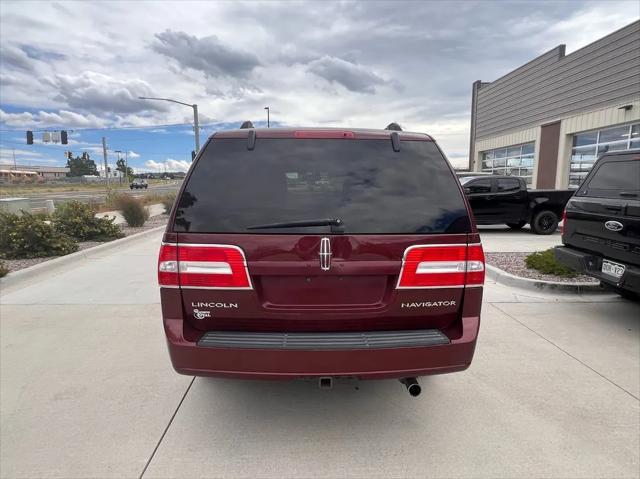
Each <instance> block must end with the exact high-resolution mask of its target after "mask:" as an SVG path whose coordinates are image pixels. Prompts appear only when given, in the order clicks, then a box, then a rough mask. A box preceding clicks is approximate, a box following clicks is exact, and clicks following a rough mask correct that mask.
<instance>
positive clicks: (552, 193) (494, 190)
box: [460, 175, 575, 235]
mask: <svg viewBox="0 0 640 479" xmlns="http://www.w3.org/2000/svg"><path fill="white" fill-rule="evenodd" d="M460 183H461V184H462V187H463V188H464V192H465V194H466V195H467V198H468V199H469V203H470V204H471V209H472V210H473V214H474V216H475V217H476V223H477V224H479V225H496V224H506V225H507V226H509V227H510V228H512V229H520V228H522V227H523V226H524V225H526V224H527V223H529V224H530V225H531V231H533V232H534V233H536V234H539V235H549V234H551V233H553V232H554V231H555V230H556V229H557V228H558V222H559V221H560V218H561V216H562V211H563V210H564V207H565V205H566V204H567V201H569V198H571V196H572V195H573V193H574V192H575V191H574V190H527V184H526V183H525V181H524V179H522V178H518V177H516V176H499V175H477V176H475V175H469V176H463V177H461V178H460Z"/></svg>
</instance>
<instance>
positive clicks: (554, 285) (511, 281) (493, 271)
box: [485, 264, 607, 294]
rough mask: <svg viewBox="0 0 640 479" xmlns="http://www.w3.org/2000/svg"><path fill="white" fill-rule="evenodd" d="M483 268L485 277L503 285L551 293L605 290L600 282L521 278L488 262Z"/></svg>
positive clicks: (583, 292) (598, 291)
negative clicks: (567, 281) (564, 281)
mask: <svg viewBox="0 0 640 479" xmlns="http://www.w3.org/2000/svg"><path fill="white" fill-rule="evenodd" d="M485 269H486V273H487V278H489V279H491V280H493V281H495V282H496V283H498V284H503V285H505V286H515V287H517V288H523V289H529V290H534V291H546V292H552V293H571V294H585V293H589V294H592V293H606V292H607V290H606V289H604V288H603V287H602V286H600V283H594V284H589V283H561V282H558V281H544V280H541V279H530V278H523V277H521V276H516V275H514V274H511V273H507V272H506V271H504V270H502V269H500V268H497V267H495V266H491V265H490V264H485Z"/></svg>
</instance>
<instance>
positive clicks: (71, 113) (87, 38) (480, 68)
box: [0, 0, 640, 170]
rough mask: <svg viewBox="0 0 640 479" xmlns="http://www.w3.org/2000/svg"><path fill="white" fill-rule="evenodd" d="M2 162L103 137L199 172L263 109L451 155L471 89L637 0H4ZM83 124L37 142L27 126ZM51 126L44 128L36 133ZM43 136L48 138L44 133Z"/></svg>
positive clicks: (625, 14)
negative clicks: (433, 145)
mask: <svg viewBox="0 0 640 479" xmlns="http://www.w3.org/2000/svg"><path fill="white" fill-rule="evenodd" d="M0 14H1V15H0V48H1V57H0V130H1V131H0V163H5V162H7V161H9V162H13V154H14V149H15V155H16V160H17V162H18V163H23V164H24V163H32V164H36V163H43V164H63V163H64V155H63V152H64V150H65V149H72V150H73V151H74V153H76V154H79V153H81V151H83V150H87V151H89V152H90V153H91V154H92V155H93V157H94V158H95V159H99V158H101V156H100V151H101V147H100V138H101V137H102V136H106V137H107V142H108V145H109V149H110V161H112V162H113V161H114V158H115V154H114V153H113V151H114V150H118V149H119V150H122V151H125V150H126V151H129V152H130V157H129V158H130V164H131V165H133V166H134V167H136V168H138V169H140V170H144V169H149V170H162V169H164V168H165V167H167V168H168V169H170V170H174V169H184V168H186V167H188V164H189V160H190V151H191V150H192V149H193V130H192V129H191V128H190V126H189V123H190V122H191V121H192V118H193V117H192V113H191V109H190V108H188V107H182V106H179V105H173V104H169V103H164V102H152V101H141V100H138V99H137V98H138V97H139V96H162V97H171V98H175V99H178V100H182V101H186V102H189V103H197V104H198V105H199V109H200V121H201V123H202V124H203V125H204V126H203V129H202V133H201V135H202V137H203V138H204V137H205V136H206V135H209V134H211V132H213V131H215V130H217V129H221V128H228V127H230V126H234V127H235V126H237V125H239V123H240V122H241V121H242V120H245V119H251V120H253V121H254V123H256V124H259V123H260V121H263V120H265V112H264V110H263V108H264V106H267V105H269V106H270V107H271V116H272V120H273V121H274V122H275V123H276V124H280V125H288V126H317V125H321V126H322V125H323V126H351V127H373V128H381V127H384V126H385V125H386V124H388V123H389V122H390V121H397V122H399V123H400V124H401V125H402V126H403V127H404V128H405V129H408V130H414V131H424V132H428V133H431V134H432V135H433V136H435V138H436V139H437V140H438V142H439V143H440V144H441V145H442V146H443V148H444V149H445V152H446V153H447V155H448V156H449V159H450V160H451V161H452V163H454V164H464V163H465V161H466V156H467V151H468V143H469V105H470V92H471V84H472V83H473V81H475V80H479V79H480V80H483V81H491V80H495V79H497V78H499V77H500V76H502V75H504V74H505V73H507V72H509V71H511V70H512V69H514V68H516V67H518V66H520V65H522V64H523V63H526V62H527V61H529V60H531V59H533V58H534V57H536V56H538V55H540V54H541V53H543V52H545V51H547V50H550V49H551V48H554V47H555V46H557V45H559V44H561V43H565V44H566V45H567V53H570V52H572V51H575V50H577V49H578V48H580V47H583V46H585V45H587V44H588V43H590V42H592V41H594V40H597V39H598V38H600V37H602V36H604V35H606V34H608V33H611V32H613V31H615V30H617V29H618V28H621V27H623V26H625V25H627V24H629V23H631V22H632V21H634V20H636V19H637V18H638V17H639V16H640V3H639V2H638V1H637V0H630V1H606V2H605V1H597V2H591V1H585V2H582V1H560V0H556V1H550V2H543V1H530V2H506V1H493V2H489V1H484V2H453V1H449V2H435V1H431V2H427V1H425V2H417V1H414V2H406V3H402V2H391V1H381V2H374V1H367V2H333V3H330V2H319V1H318V2H300V3H299V2H282V3H279V2H267V1H261V2H254V3H242V2H228V3H226V2H195V3H189V2H176V3H172V2H165V1H162V2H133V1H129V2H125V1H121V2H88V1H86V2H46V3H39V2H33V1H31V2H22V1H9V0H2V2H1V3H0ZM47 128H49V129H52V130H53V129H56V128H66V129H68V130H73V133H71V142H70V143H71V144H70V145H68V146H64V147H63V146H62V145H41V144H38V145H33V146H27V145H26V142H25V139H24V131H25V130H26V129H34V130H43V129H47ZM39 136H40V135H38V134H36V139H38V138H39ZM37 141H38V140H37Z"/></svg>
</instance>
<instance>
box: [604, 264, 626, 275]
mask: <svg viewBox="0 0 640 479" xmlns="http://www.w3.org/2000/svg"><path fill="white" fill-rule="evenodd" d="M624 269H625V266H624V265H623V264H618V263H612V262H611V261H607V260H603V261H602V272H603V273H604V274H608V275H609V276H613V277H614V278H621V277H622V275H623V274H624Z"/></svg>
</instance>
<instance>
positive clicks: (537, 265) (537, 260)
mask: <svg viewBox="0 0 640 479" xmlns="http://www.w3.org/2000/svg"><path fill="white" fill-rule="evenodd" d="M525 263H526V264H527V267H528V268H532V269H535V270H538V271H540V272H541V273H545V274H554V275H556V276H562V277H565V278H574V277H576V276H577V274H576V272H575V271H573V270H571V269H569V268H567V267H566V266H565V265H563V264H562V263H558V261H557V260H556V257H555V255H554V254H553V248H550V249H548V250H545V251H540V252H536V253H531V254H530V255H529V256H527V258H526V259H525Z"/></svg>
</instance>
